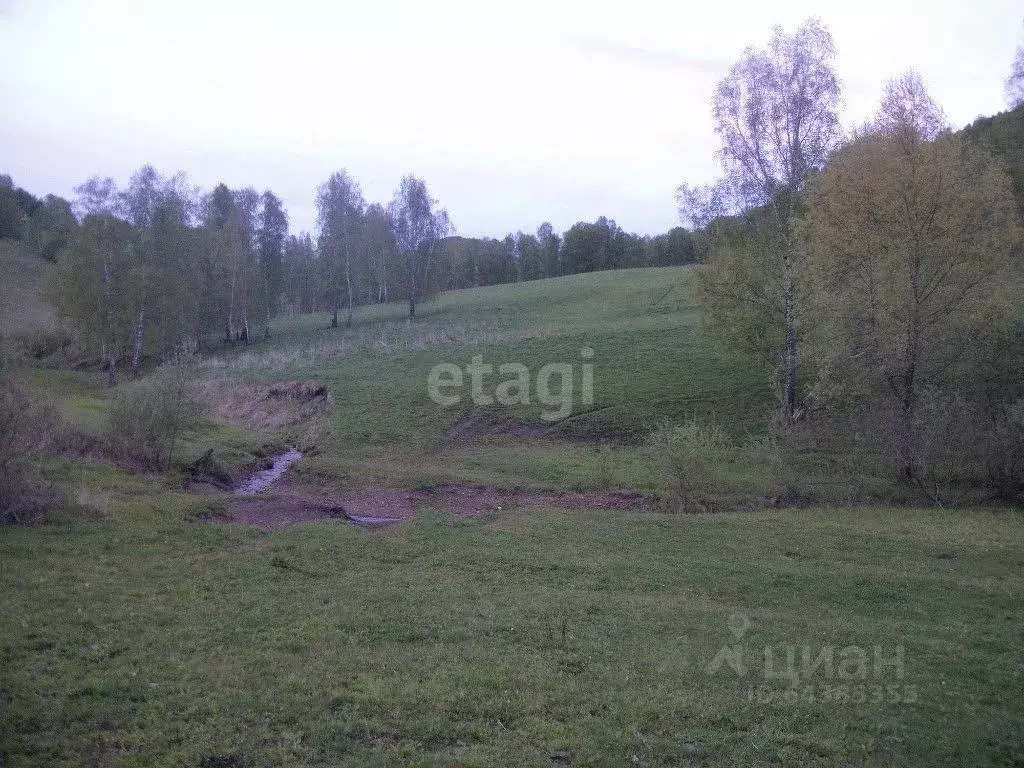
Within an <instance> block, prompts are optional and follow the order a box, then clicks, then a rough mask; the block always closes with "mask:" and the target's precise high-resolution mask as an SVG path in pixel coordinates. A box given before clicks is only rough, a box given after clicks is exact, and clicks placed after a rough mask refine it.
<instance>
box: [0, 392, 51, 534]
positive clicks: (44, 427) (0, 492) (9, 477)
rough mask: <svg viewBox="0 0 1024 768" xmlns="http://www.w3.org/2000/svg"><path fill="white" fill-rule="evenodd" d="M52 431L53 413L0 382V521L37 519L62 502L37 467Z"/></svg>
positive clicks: (38, 520) (12, 521)
mask: <svg viewBox="0 0 1024 768" xmlns="http://www.w3.org/2000/svg"><path fill="white" fill-rule="evenodd" d="M52 434H53V415H52V414H51V413H50V412H49V411H47V410H44V409H41V408H38V407H36V406H35V405H33V404H32V402H31V401H30V400H29V398H28V396H27V395H26V394H25V392H24V391H23V390H22V389H21V388H20V387H18V386H17V385H15V384H14V383H13V382H10V381H0V523H4V524H10V523H17V524H25V523H34V522H40V521H42V520H44V519H45V518H46V517H47V516H48V515H49V513H50V512H51V511H53V510H54V509H55V508H56V507H60V506H62V505H63V504H64V502H65V499H64V497H63V495H62V494H61V493H60V492H59V491H58V490H57V489H56V488H54V487H53V486H52V485H50V484H49V483H47V482H46V481H45V480H44V479H43V477H42V474H41V472H40V468H39V452H40V451H42V450H43V449H44V448H45V447H46V445H47V443H48V441H49V440H50V436H51V435H52Z"/></svg>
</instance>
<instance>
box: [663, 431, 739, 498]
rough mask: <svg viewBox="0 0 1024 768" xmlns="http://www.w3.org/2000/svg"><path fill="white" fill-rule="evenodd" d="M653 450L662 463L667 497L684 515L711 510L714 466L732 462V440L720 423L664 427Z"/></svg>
mask: <svg viewBox="0 0 1024 768" xmlns="http://www.w3.org/2000/svg"><path fill="white" fill-rule="evenodd" d="M650 448H651V451H652V453H653V454H654V457H655V459H656V460H657V461H658V462H660V463H661V466H662V477H663V497H664V499H665V501H666V502H667V503H668V504H669V505H670V506H672V507H676V508H679V509H681V510H682V511H684V512H693V511H708V510H709V509H710V507H711V503H712V499H711V494H712V492H713V491H714V489H715V483H714V467H715V466H716V465H719V464H722V463H724V462H726V461H728V460H729V458H730V457H731V455H732V448H731V446H730V444H729V439H728V437H727V436H726V434H725V432H723V431H722V428H721V427H719V426H718V425H717V424H710V425H705V424H701V423H699V422H696V421H688V422H686V423H685V424H670V423H668V422H665V423H663V424H661V425H660V426H659V427H658V428H657V429H656V430H655V431H654V433H653V434H652V435H651V438H650Z"/></svg>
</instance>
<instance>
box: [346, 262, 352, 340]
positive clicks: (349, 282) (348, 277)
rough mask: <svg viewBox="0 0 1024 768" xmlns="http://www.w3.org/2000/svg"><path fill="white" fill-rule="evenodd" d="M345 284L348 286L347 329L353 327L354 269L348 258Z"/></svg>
mask: <svg viewBox="0 0 1024 768" xmlns="http://www.w3.org/2000/svg"><path fill="white" fill-rule="evenodd" d="M345 283H346V284H347V286H348V317H346V318H345V327H346V328H351V327H352V269H351V264H350V262H349V258H348V256H346V257H345Z"/></svg>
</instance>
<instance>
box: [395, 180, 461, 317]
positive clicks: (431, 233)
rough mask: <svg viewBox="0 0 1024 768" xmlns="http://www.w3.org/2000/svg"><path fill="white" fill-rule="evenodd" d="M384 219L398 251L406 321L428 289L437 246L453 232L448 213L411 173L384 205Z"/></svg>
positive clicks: (413, 313)
mask: <svg viewBox="0 0 1024 768" xmlns="http://www.w3.org/2000/svg"><path fill="white" fill-rule="evenodd" d="M388 219H389V220H390V222H391V232H392V235H393V236H394V239H395V248H396V249H397V251H398V263H399V267H400V269H401V270H402V276H403V278H404V281H405V290H406V298H408V300H409V318H410V319H413V318H415V317H416V304H417V303H418V302H419V301H420V299H421V298H422V297H423V296H424V295H425V292H426V291H427V290H428V289H429V287H430V279H431V269H432V266H433V263H434V260H435V257H436V255H437V253H436V249H437V245H438V243H439V242H440V241H441V240H442V239H443V238H445V237H448V236H449V235H451V234H452V233H453V231H454V228H453V227H452V224H451V220H450V219H449V218H448V212H447V211H446V210H444V209H443V208H439V207H438V203H437V201H436V200H434V199H433V198H432V197H431V196H430V192H429V191H428V190H427V184H426V182H425V181H423V180H422V179H418V178H416V177H415V176H413V175H412V174H409V175H407V176H404V177H403V178H402V181H401V184H400V185H399V187H398V189H396V190H395V195H394V198H393V199H392V200H391V203H390V204H389V205H388Z"/></svg>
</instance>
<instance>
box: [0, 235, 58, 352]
mask: <svg viewBox="0 0 1024 768" xmlns="http://www.w3.org/2000/svg"><path fill="white" fill-rule="evenodd" d="M51 268H52V266H51V265H50V264H47V263H46V262H45V261H43V260H42V259H39V258H37V257H36V256H34V255H32V254H31V253H29V252H28V250H27V249H26V248H25V247H24V246H23V245H22V244H21V243H20V242H19V241H17V240H8V239H3V240H0V336H5V335H10V334H13V333H20V332H22V331H31V330H37V329H45V328H50V327H52V326H53V323H54V319H55V316H54V311H53V307H52V306H51V305H50V304H49V303H47V301H46V299H45V298H44V295H43V292H44V289H45V284H46V279H47V274H48V271H49V270H50V269H51Z"/></svg>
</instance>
